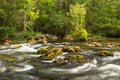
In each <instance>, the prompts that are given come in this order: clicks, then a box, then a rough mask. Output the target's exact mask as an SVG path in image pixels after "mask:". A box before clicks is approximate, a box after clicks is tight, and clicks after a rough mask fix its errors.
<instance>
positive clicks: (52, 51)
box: [40, 47, 62, 59]
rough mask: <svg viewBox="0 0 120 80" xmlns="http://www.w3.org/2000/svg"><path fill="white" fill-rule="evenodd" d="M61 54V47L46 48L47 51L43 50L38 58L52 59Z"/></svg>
mask: <svg viewBox="0 0 120 80" xmlns="http://www.w3.org/2000/svg"><path fill="white" fill-rule="evenodd" d="M61 54H62V48H57V47H54V48H47V51H46V52H44V53H43V54H42V55H41V56H40V58H42V59H53V58H54V57H56V56H58V55H61Z"/></svg>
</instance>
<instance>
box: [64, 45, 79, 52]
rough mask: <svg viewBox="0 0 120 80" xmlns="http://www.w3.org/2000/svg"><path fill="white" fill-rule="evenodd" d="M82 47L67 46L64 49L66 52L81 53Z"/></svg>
mask: <svg viewBox="0 0 120 80" xmlns="http://www.w3.org/2000/svg"><path fill="white" fill-rule="evenodd" d="M80 50H81V48H80V46H65V47H63V51H64V52H78V51H80Z"/></svg>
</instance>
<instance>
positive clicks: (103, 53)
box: [98, 50, 113, 56]
mask: <svg viewBox="0 0 120 80" xmlns="http://www.w3.org/2000/svg"><path fill="white" fill-rule="evenodd" d="M98 55H100V56H113V54H111V53H110V52H109V51H108V50H101V51H99V52H98Z"/></svg>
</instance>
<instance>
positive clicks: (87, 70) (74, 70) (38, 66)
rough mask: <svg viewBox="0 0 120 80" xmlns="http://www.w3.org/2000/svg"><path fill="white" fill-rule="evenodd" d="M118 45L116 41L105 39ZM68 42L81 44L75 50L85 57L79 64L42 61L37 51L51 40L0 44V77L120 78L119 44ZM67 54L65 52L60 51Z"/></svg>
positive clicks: (35, 79)
mask: <svg viewBox="0 0 120 80" xmlns="http://www.w3.org/2000/svg"><path fill="white" fill-rule="evenodd" d="M109 42H110V43H111V44H119V43H120V41H119V39H118V40H116V41H115V40H111V41H109ZM70 43H71V44H70V45H79V46H81V51H79V52H77V53H78V54H79V53H80V54H82V55H84V56H87V57H88V58H89V60H88V61H85V62H84V63H81V64H78V63H77V64H76V63H66V64H63V65H61V64H57V63H55V62H54V59H52V60H42V59H40V58H39V57H40V56H41V54H37V50H38V49H39V48H42V47H48V46H49V45H51V44H54V45H56V46H60V47H62V46H65V45H63V44H61V42H55V43H47V44H40V43H21V44H11V45H2V46H0V80H120V61H119V60H120V46H119V45H118V46H117V47H116V46H114V47H109V46H106V43H107V41H105V42H100V43H101V44H103V46H94V47H93V46H86V44H88V43H91V42H88V43H86V42H70ZM18 45H20V46H21V47H17V48H16V46H18ZM103 49H105V50H110V51H111V52H112V54H113V56H105V57H101V56H98V55H96V53H97V52H98V51H99V50H103ZM63 54H68V52H63Z"/></svg>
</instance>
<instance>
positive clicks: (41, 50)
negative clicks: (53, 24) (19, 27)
mask: <svg viewBox="0 0 120 80" xmlns="http://www.w3.org/2000/svg"><path fill="white" fill-rule="evenodd" d="M47 51H48V49H47V48H46V47H42V48H40V49H38V51H37V53H39V54H43V53H46V52H47Z"/></svg>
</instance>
